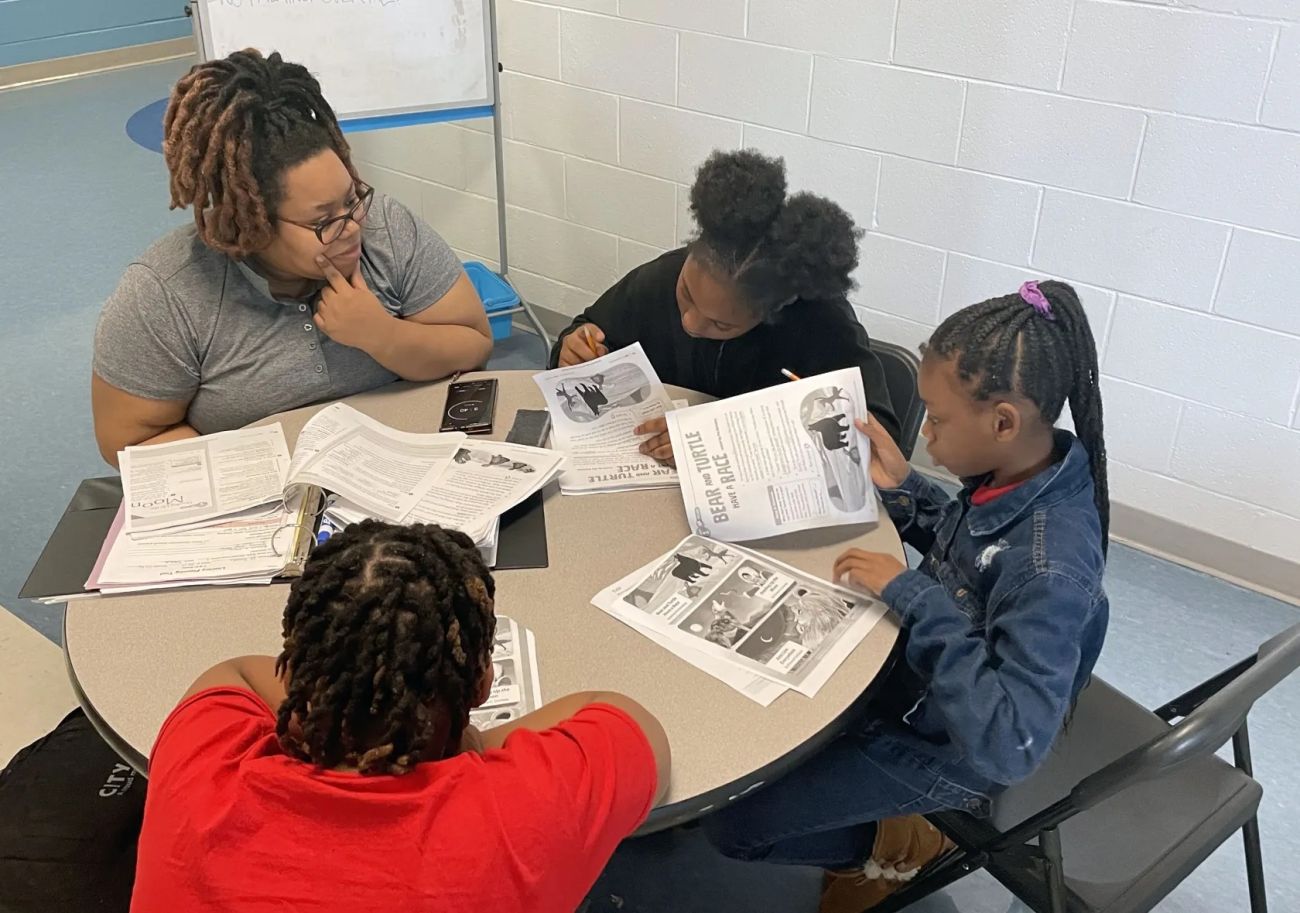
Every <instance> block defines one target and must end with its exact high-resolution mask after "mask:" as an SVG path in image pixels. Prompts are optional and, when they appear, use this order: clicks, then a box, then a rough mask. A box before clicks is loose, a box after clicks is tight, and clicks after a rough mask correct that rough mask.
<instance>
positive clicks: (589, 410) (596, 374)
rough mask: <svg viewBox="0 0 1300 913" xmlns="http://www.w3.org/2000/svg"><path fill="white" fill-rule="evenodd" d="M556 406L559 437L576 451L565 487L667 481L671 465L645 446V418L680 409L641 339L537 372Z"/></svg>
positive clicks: (671, 481)
mask: <svg viewBox="0 0 1300 913" xmlns="http://www.w3.org/2000/svg"><path fill="white" fill-rule="evenodd" d="M533 380H535V381H536V382H537V386H538V387H539V388H540V389H541V391H542V396H543V397H545V399H546V408H547V410H548V411H549V412H550V413H551V440H552V442H553V444H554V446H555V449H557V450H560V451H562V452H563V453H564V454H565V456H567V457H568V461H567V462H566V463H565V467H564V472H563V473H562V474H561V475H560V490H561V491H562V492H564V493H565V494H590V493H595V492H608V491H627V490H631V489H639V488H666V487H671V486H673V485H676V484H677V472H676V470H674V469H673V468H672V467H671V466H665V465H664V464H662V463H660V462H658V461H656V460H654V459H653V458H651V457H648V456H646V455H645V454H643V453H641V451H640V447H641V443H642V442H643V441H644V440H645V437H646V436H645V435H637V434H635V433H633V429H635V428H636V427H637V426H638V425H640V424H641V423H642V422H644V421H646V420H648V419H652V418H657V417H658V416H661V415H664V414H665V413H667V412H670V411H671V410H672V401H671V400H670V399H669V397H668V393H667V392H666V391H665V390H664V386H663V384H661V383H660V382H659V376H658V375H657V374H656V373H655V370H654V367H653V366H651V364H650V360H649V359H648V358H646V355H645V351H644V350H643V349H642V348H641V344H640V343H634V344H633V345H630V346H628V347H627V348H624V349H619V350H618V351H616V352H611V353H609V354H608V355H605V356H602V357H600V358H597V359H595V360H593V361H589V362H587V363H585V364H581V365H573V366H572V367H568V368H556V369H554V370H552V371H543V372H542V373H540V374H536V375H534V377H533Z"/></svg>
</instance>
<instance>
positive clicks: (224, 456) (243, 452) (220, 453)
mask: <svg viewBox="0 0 1300 913" xmlns="http://www.w3.org/2000/svg"><path fill="white" fill-rule="evenodd" d="M118 466H119V467H120V468H121V470H122V503H123V504H125V505H126V508H127V510H126V515H125V518H124V525H125V529H126V532H128V533H138V532H149V531H152V530H159V529H167V528H171V527H178V526H193V525H196V524H198V523H201V522H205V521H208V520H213V519H215V518H217V517H221V516H225V515H227V514H235V513H241V512H243V511H247V510H250V509H252V508H257V507H263V506H265V505H268V504H270V503H272V502H278V501H280V499H281V497H282V494H283V491H284V481H285V476H286V473H287V471H288V468H289V449H288V447H287V446H286V445H285V442H284V429H283V428H281V427H280V425H278V424H275V425H270V426H267V427H265V428H244V429H241V430H239V431H223V432H221V433H220V434H209V435H205V436H204V437H196V438H188V439H186V440H183V441H173V442H171V443H168V444H149V445H146V446H136V447H127V448H126V449H125V450H123V451H121V453H119V454H118Z"/></svg>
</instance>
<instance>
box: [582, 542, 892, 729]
mask: <svg viewBox="0 0 1300 913" xmlns="http://www.w3.org/2000/svg"><path fill="white" fill-rule="evenodd" d="M592 603H593V604H594V605H596V607H597V608H600V609H603V610H604V611H606V612H608V613H609V614H611V615H613V616H614V617H615V618H618V619H620V620H621V621H624V622H626V623H627V624H628V625H630V626H632V627H633V628H635V629H636V630H638V631H640V632H641V633H643V634H645V635H646V636H647V637H649V638H650V639H651V640H653V641H654V642H655V643H657V644H659V645H660V646H662V647H664V648H665V649H667V650H669V651H671V652H672V653H674V654H676V655H677V656H679V657H681V658H682V659H684V660H685V661H686V662H688V663H690V664H691V665H693V666H695V667H696V668H698V669H700V670H702V671H704V672H707V673H708V674H710V675H712V676H714V677H715V678H717V679H719V680H721V681H723V682H725V683H726V684H728V685H730V686H731V687H733V688H735V689H736V690H737V691H739V692H740V693H742V694H744V695H745V696H746V697H749V698H750V699H752V700H754V701H757V702H758V703H760V704H762V705H763V706H767V705H768V704H770V703H771V702H772V701H774V700H775V699H776V698H777V697H779V696H780V695H781V694H782V693H784V692H785V690H786V689H787V688H792V689H794V690H795V691H798V692H799V693H800V694H804V695H807V696H808V697H816V696H817V691H818V689H819V688H821V686H822V685H824V684H825V683H826V681H827V680H828V679H829V678H830V677H831V674H832V673H833V672H834V671H835V670H836V669H838V668H839V666H840V664H841V663H842V662H843V661H844V659H845V658H846V657H847V656H848V655H849V654H850V653H851V652H853V648H854V647H856V646H857V645H858V644H859V643H861V642H862V639H863V638H864V637H866V636H867V634H868V632H870V631H871V629H872V628H873V627H874V626H875V624H876V622H878V621H879V620H880V619H881V618H882V617H883V616H884V614H885V612H886V611H887V609H886V606H885V604H884V603H882V602H880V601H878V600H876V599H872V598H871V597H869V596H866V595H864V594H862V593H857V592H854V591H853V590H849V589H845V588H844V587H840V586H835V585H834V584H831V583H827V582H826V581H824V580H819V579H817V578H815V577H812V576H810V575H808V574H805V573H803V572H802V571H799V570H797V569H795V568H792V567H790V566H789V565H786V564H783V563H781V562H779V561H775V560H773V559H772V558H769V557H767V556H765V555H761V554H759V553H758V552H754V551H750V550H749V549H746V548H741V547H740V546H736V545H728V544H725V543H721V542H716V541H713V540H710V539H705V538H703V537H701V536H687V537H686V538H685V539H683V540H682V541H681V542H680V543H679V544H678V546H677V547H676V548H675V549H673V550H672V551H671V552H669V553H668V554H666V555H664V556H662V557H660V558H658V559H656V560H655V561H653V562H651V563H650V564H647V565H646V566H645V567H643V568H640V569H639V570H637V571H634V572H633V573H631V574H629V575H628V576H626V577H624V578H623V579H622V580H620V581H618V582H617V583H615V584H613V585H612V586H609V587H607V588H606V589H604V590H601V591H600V592H599V593H597V594H596V596H595V597H594V598H593V599H592Z"/></svg>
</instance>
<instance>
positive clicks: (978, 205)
mask: <svg viewBox="0 0 1300 913" xmlns="http://www.w3.org/2000/svg"><path fill="white" fill-rule="evenodd" d="M498 9H499V18H500V26H501V31H502V51H501V57H502V61H503V63H504V64H505V67H506V70H507V73H506V76H505V77H504V86H503V91H502V94H503V99H504V106H505V108H504V109H505V111H506V126H505V130H506V136H507V137H508V139H509V142H508V143H507V147H506V148H507V153H506V164H507V174H508V187H507V198H508V201H509V203H510V210H509V231H510V241H511V257H512V264H511V265H512V275H513V276H514V278H515V279H516V280H517V283H518V284H519V286H520V287H521V289H522V290H523V291H524V292H525V293H526V294H527V295H528V296H529V297H530V299H532V300H534V301H536V302H537V303H539V304H541V305H543V306H545V307H548V308H552V309H554V310H557V311H562V312H564V313H566V314H572V313H576V312H577V311H579V310H580V309H582V308H583V307H585V306H586V305H587V304H589V303H590V302H591V301H592V300H593V299H594V298H595V296H596V295H597V294H598V293H599V292H600V291H602V290H603V289H604V288H605V287H606V286H607V285H609V284H610V283H611V282H613V281H614V280H616V279H617V278H618V277H619V276H620V275H622V274H623V273H624V272H625V271H627V270H628V269H630V268H631V267H633V266H635V265H637V264H638V263H641V262H643V261H644V260H646V259H647V258H649V257H651V256H653V255H654V254H656V253H657V252H659V251H661V250H664V249H666V248H668V247H670V246H673V245H675V244H677V243H679V242H680V241H682V240H683V239H684V238H686V237H687V236H688V235H689V234H690V232H691V225H690V222H689V217H688V214H687V211H686V187H687V185H688V183H689V181H690V179H691V174H692V168H693V167H694V166H695V165H696V164H697V163H698V162H699V161H700V160H701V159H702V158H703V157H704V156H705V155H706V154H707V153H708V152H709V151H710V150H711V149H714V148H716V147H724V148H731V147H738V146H742V145H744V146H753V147H757V148H759V149H763V150H766V151H768V152H772V153H777V154H780V155H782V156H784V157H785V159H786V164H787V167H788V169H789V174H790V179H791V183H792V185H793V186H794V187H796V188H806V189H811V190H814V191H818V192H821V193H825V194H828V195H830V196H832V197H833V198H835V199H836V200H838V201H840V202H841V203H842V204H843V205H844V206H845V207H846V208H847V209H848V210H849V211H850V212H851V213H852V214H853V216H854V217H855V218H856V219H857V220H858V222H859V224H861V225H862V226H863V227H864V228H866V229H867V231H868V233H867V236H866V238H865V239H864V241H863V246H862V263H863V265H862V267H861V269H860V270H859V279H860V282H861V288H860V289H859V290H858V292H857V293H856V299H855V300H856V301H857V302H858V303H859V304H861V305H862V306H863V307H864V308H865V309H866V310H865V315H866V322H867V324H868V326H869V329H870V331H871V333H872V334H873V335H876V336H879V337H881V338H884V339H889V340H893V341H897V342H902V343H907V344H915V343H918V342H920V341H921V340H922V339H924V338H925V337H926V335H927V333H928V331H929V330H930V328H932V327H933V326H934V325H935V324H936V322H937V321H938V320H940V319H941V318H942V317H944V316H945V315H947V314H949V313H951V312H952V311H954V310H955V309H957V308H960V307H962V306H964V305H966V304H970V303H972V302H974V301H978V300H981V299H983V298H986V297H989V296H991V295H995V294H1005V293H1007V292H1010V291H1013V290H1015V288H1016V287H1017V286H1018V285H1019V283H1020V282H1021V281H1022V280H1023V279H1026V278H1032V277H1042V276H1056V277H1060V278H1064V279H1068V280H1069V281H1071V282H1074V283H1075V284H1076V285H1077V286H1078V288H1079V289H1080V291H1081V293H1082V294H1083V297H1084V300H1085V303H1086V305H1087V307H1088V311H1089V314H1090V316H1091V318H1092V321H1093V328H1094V332H1095V334H1096V336H1097V339H1098V343H1099V346H1100V347H1101V355H1102V370H1103V373H1104V375H1105V381H1104V383H1105V397H1106V408H1107V432H1108V433H1107V437H1108V443H1109V446H1110V458H1111V484H1112V492H1113V495H1114V498H1115V500H1116V501H1119V502H1122V503H1125V504H1129V505H1132V506H1134V507H1138V508H1141V509H1143V510H1146V511H1150V512H1152V513H1155V514H1158V515H1161V516H1164V517H1167V518H1169V519H1172V520H1175V521H1177V522H1179V523H1182V524H1186V525H1189V526H1192V527H1195V528H1198V529H1202V530H1206V531H1209V532H1212V533H1215V534H1218V535H1220V536H1223V537H1226V538H1228V539H1231V540H1235V541H1237V542H1240V543H1244V544H1247V545H1250V546H1253V547H1255V548H1257V549H1261V550H1264V551H1267V552H1270V553H1272V554H1274V555H1278V556H1282V557H1285V558H1287V559H1290V560H1293V561H1300V481H1297V475H1298V474H1300V414H1297V399H1298V397H1300V301H1298V300H1297V299H1298V298H1300V240H1298V239H1300V0H979V2H970V0H563V2H529V0H499V2H498ZM353 142H354V147H355V149H356V153H357V156H358V158H359V159H360V160H361V161H362V162H363V163H364V164H363V169H364V171H365V173H366V174H367V175H368V176H369V177H370V178H371V179H372V180H373V181H374V183H375V184H376V185H377V186H379V187H380V188H381V189H383V190H386V191H388V192H390V193H394V194H396V195H397V196H398V197H400V198H401V199H403V200H405V201H406V202H407V203H408V204H410V205H412V206H414V207H416V208H417V209H418V210H420V211H422V212H423V214H424V217H425V218H426V219H427V220H428V221H429V222H431V223H432V224H433V225H434V226H435V227H436V228H438V230H439V231H441V232H442V233H443V235H444V236H445V237H447V238H448V240H449V241H451V243H452V244H453V246H455V247H456V248H457V249H458V250H459V251H461V252H463V253H464V255H465V256H466V257H467V258H477V259H485V260H488V261H492V260H493V258H494V257H495V253H496V228H495V210H494V205H495V204H494V202H493V197H494V185H493V174H492V157H491V140H490V136H489V135H488V134H487V133H486V132H485V131H484V129H483V124H482V123H481V122H480V123H478V124H476V125H474V126H473V127H466V126H438V127H427V128H414V129H402V130H393V131H387V132H384V133H374V134H364V135H358V136H356V137H354V138H353Z"/></svg>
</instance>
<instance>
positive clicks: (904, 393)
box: [871, 339, 925, 460]
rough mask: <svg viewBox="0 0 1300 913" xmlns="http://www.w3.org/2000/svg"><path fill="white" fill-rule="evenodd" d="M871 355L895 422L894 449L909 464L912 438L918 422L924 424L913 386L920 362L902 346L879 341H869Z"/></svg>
mask: <svg viewBox="0 0 1300 913" xmlns="http://www.w3.org/2000/svg"><path fill="white" fill-rule="evenodd" d="M871 351H872V352H874V353H876V357H877V358H879V359H880V365H881V367H882V368H884V369H885V386H886V387H887V388H888V390H889V401H890V402H892V403H893V404H894V415H895V416H896V417H897V418H898V428H899V435H898V446H899V449H900V450H902V451H903V456H905V457H907V458H908V459H909V460H910V459H911V458H912V451H913V450H914V449H915V448H916V436H917V435H918V434H920V433H921V422H923V421H925V403H923V402H921V391H920V390H918V389H917V386H916V379H917V376H918V375H919V374H920V371H921V359H919V358H917V357H916V355H915V354H914V353H912V352H909V351H908V350H907V349H905V348H904V347H903V346H899V345H894V344H893V343H892V342H883V341H881V340H879V339H872V340H871Z"/></svg>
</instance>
